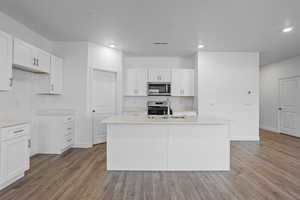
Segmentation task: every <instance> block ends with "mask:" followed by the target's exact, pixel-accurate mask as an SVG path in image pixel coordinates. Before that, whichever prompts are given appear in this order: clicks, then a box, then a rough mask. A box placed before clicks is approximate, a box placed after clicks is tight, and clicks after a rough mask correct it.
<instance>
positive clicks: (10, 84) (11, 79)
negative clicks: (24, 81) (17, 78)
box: [9, 78, 13, 87]
mask: <svg viewBox="0 0 300 200" xmlns="http://www.w3.org/2000/svg"><path fill="white" fill-rule="evenodd" d="M12 86H13V78H10V79H9V87H12Z"/></svg>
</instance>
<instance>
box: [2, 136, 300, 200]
mask: <svg viewBox="0 0 300 200" xmlns="http://www.w3.org/2000/svg"><path fill="white" fill-rule="evenodd" d="M105 148H106V147H105V145H97V146H96V147H94V148H91V149H73V150H71V151H69V152H67V153H66V154H65V155H63V156H46V155H38V156H35V157H34V158H33V159H32V160H31V170H30V171H29V172H28V173H27V175H26V176H25V177H24V178H23V179H21V180H19V181H18V182H16V183H15V184H13V185H11V186H9V187H8V188H6V189H4V190H3V191H1V192H0V200H8V199H16V200H48V199H53V200H54V199H55V200H86V199H88V200H91V199H97V200H101V199H123V200H125V199H126V200H143V199H147V200H148V199H149V200H151V199H157V200H168V199H174V200H175V199H176V200H188V199H193V200H201V199H205V200H210V199H212V200H218V199H228V200H234V199H242V200H244V199H255V200H256V199H272V200H274V199H280V200H289V199H300V139H297V138H293V137H290V136H286V135H281V134H275V133H271V132H267V131H261V141H260V142H259V143H258V142H233V143H232V145H231V150H232V151H231V171H230V172H155V173H152V172H112V173H108V172H107V171H106V170H105V165H106V161H105ZM208 156H209V155H208Z"/></svg>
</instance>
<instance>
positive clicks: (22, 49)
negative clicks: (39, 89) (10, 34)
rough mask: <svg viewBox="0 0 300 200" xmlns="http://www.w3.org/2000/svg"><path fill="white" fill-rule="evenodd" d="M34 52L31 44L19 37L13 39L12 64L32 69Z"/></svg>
mask: <svg viewBox="0 0 300 200" xmlns="http://www.w3.org/2000/svg"><path fill="white" fill-rule="evenodd" d="M34 53H35V52H34V48H33V47H32V46H31V45H29V44H27V43H25V42H23V41H22V40H19V39H15V40H14V59H13V64H14V65H16V66H21V67H27V68H33V69H34V68H36V65H35V62H34V61H35V60H34Z"/></svg>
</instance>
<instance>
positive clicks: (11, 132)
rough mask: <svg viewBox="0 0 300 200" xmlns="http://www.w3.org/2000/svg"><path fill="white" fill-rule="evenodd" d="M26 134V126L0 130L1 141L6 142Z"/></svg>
mask: <svg viewBox="0 0 300 200" xmlns="http://www.w3.org/2000/svg"><path fill="white" fill-rule="evenodd" d="M27 134H28V125H19V126H14V127H9V128H4V129H2V132H1V140H2V141H3V140H8V139H12V138H17V137H21V136H26V135H27Z"/></svg>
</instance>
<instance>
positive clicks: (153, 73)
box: [148, 69, 171, 82]
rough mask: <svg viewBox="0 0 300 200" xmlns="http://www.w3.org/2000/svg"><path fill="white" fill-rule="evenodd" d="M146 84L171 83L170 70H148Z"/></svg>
mask: <svg viewBox="0 0 300 200" xmlns="http://www.w3.org/2000/svg"><path fill="white" fill-rule="evenodd" d="M148 82H171V70H170V69H149V72H148Z"/></svg>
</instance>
